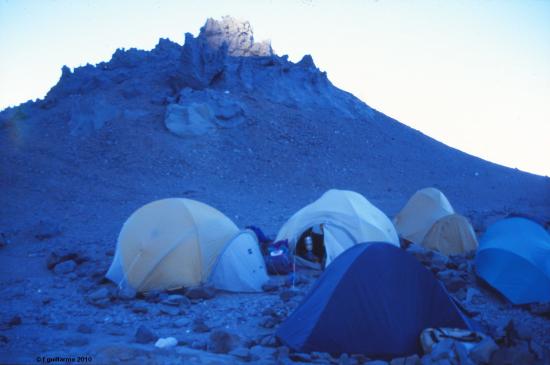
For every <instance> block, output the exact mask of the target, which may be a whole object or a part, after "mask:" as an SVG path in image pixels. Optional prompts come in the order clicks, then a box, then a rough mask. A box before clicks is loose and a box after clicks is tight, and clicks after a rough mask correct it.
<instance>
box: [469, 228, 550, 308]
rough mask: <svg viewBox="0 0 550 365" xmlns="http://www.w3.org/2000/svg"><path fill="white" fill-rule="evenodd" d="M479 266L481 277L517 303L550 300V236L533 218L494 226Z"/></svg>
mask: <svg viewBox="0 0 550 365" xmlns="http://www.w3.org/2000/svg"><path fill="white" fill-rule="evenodd" d="M475 265H476V272H477V275H478V276H479V277H481V278H482V279H483V280H485V281H486V282H487V283H489V285H491V286H492V287H493V288H495V289H496V290H498V291H499V292H500V293H501V294H503V295H504V296H505V297H506V298H507V299H508V300H509V301H510V302H512V303H514V304H527V303H533V302H545V301H550V234H548V232H546V231H545V230H544V228H542V227H541V226H539V225H538V224H537V223H535V222H533V221H531V220H529V219H526V218H508V219H503V220H500V221H498V222H496V223H495V224H493V225H491V226H490V227H489V228H488V229H487V231H486V232H485V234H484V235H483V236H482V237H481V239H480V241H479V248H478V252H477V255H476V259H475Z"/></svg>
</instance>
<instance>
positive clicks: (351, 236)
mask: <svg viewBox="0 0 550 365" xmlns="http://www.w3.org/2000/svg"><path fill="white" fill-rule="evenodd" d="M318 225H322V227H323V231H324V244H325V252H326V254H327V256H326V262H325V265H327V266H328V265H329V264H330V262H331V261H332V260H334V259H335V258H336V257H337V256H338V255H340V254H341V253H342V252H344V251H345V250H347V249H348V248H350V247H351V246H353V245H355V244H358V243H363V242H374V241H383V242H388V243H391V244H394V245H396V246H399V238H398V237H397V233H396V231H395V228H394V227H393V224H392V222H391V221H390V219H389V218H388V217H387V216H386V215H385V214H384V213H383V212H382V211H381V210H379V209H378V208H376V207H375V206H374V205H372V204H371V203H370V202H369V201H368V200H367V199H366V198H365V197H364V196H363V195H361V194H359V193H356V192H353V191H349V190H337V189H332V190H329V191H327V192H326V193H324V194H323V195H322V196H321V197H320V198H319V199H318V200H316V201H314V202H313V203H311V204H309V205H307V206H305V207H304V208H302V209H300V210H299V211H298V212H296V213H295V214H294V215H293V216H292V217H291V218H290V219H289V220H288V221H287V222H286V223H285V224H284V225H283V227H282V228H281V229H280V230H279V233H278V234H277V238H276V240H283V239H288V241H289V245H290V247H291V249H292V250H294V249H295V246H296V243H297V241H298V239H299V238H300V236H301V235H302V233H303V232H305V231H306V230H307V229H308V228H311V227H314V226H318Z"/></svg>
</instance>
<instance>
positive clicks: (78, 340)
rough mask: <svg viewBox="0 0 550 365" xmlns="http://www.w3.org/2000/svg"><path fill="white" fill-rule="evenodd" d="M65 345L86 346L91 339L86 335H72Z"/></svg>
mask: <svg viewBox="0 0 550 365" xmlns="http://www.w3.org/2000/svg"><path fill="white" fill-rule="evenodd" d="M64 342H65V346H69V347H80V346H86V345H87V344H88V343H89V342H90V341H89V340H88V339H87V338H85V337H71V338H67V339H65V341H64Z"/></svg>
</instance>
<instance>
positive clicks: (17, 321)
mask: <svg viewBox="0 0 550 365" xmlns="http://www.w3.org/2000/svg"><path fill="white" fill-rule="evenodd" d="M21 323H23V321H22V320H21V317H20V316H17V315H16V316H13V317H11V318H10V320H9V321H8V326H9V327H15V326H19V325H20V324H21Z"/></svg>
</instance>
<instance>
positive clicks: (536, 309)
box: [529, 302, 550, 317]
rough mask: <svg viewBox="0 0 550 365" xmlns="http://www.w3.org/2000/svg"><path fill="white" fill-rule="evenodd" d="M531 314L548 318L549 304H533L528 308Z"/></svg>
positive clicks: (549, 314)
mask: <svg viewBox="0 0 550 365" xmlns="http://www.w3.org/2000/svg"><path fill="white" fill-rule="evenodd" d="M529 310H530V312H531V313H533V314H536V315H538V316H542V317H550V302H545V303H533V304H531V305H530V306H529Z"/></svg>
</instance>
